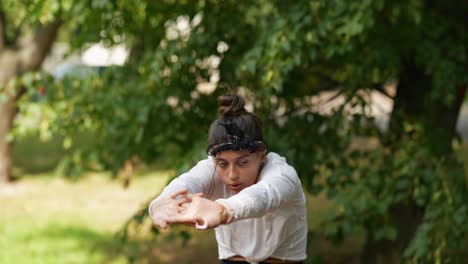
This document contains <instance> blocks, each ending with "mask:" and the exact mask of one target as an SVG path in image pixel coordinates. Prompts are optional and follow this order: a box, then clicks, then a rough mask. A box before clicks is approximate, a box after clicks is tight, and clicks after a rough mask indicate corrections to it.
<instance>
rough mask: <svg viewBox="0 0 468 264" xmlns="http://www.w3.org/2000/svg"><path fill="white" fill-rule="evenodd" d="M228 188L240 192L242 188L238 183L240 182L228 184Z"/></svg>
mask: <svg viewBox="0 0 468 264" xmlns="http://www.w3.org/2000/svg"><path fill="white" fill-rule="evenodd" d="M228 188H229V191H231V192H236V193H238V192H240V191H241V190H242V184H240V183H238V184H229V185H228Z"/></svg>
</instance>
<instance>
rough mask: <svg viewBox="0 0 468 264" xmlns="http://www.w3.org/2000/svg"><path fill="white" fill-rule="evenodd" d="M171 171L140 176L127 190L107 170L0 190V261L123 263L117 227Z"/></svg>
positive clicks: (43, 177) (30, 181)
mask: <svg viewBox="0 0 468 264" xmlns="http://www.w3.org/2000/svg"><path fill="white" fill-rule="evenodd" d="M167 176H168V175H167V174H159V175H151V176H147V177H139V178H138V179H137V180H135V181H134V182H133V184H132V185H130V187H129V188H128V189H123V188H122V186H121V184H120V183H119V182H118V181H111V180H110V178H109V177H108V176H107V175H96V174H95V175H87V176H86V177H85V178H84V179H83V180H81V181H78V182H77V183H71V182H69V181H66V180H64V179H61V178H55V177H51V176H49V175H47V174H46V175H41V176H35V177H25V178H24V179H23V180H21V181H20V182H18V183H16V184H14V185H12V186H9V187H7V188H4V189H2V190H1V191H0V205H1V206H0V215H1V216H2V217H1V218H0V249H1V250H0V263H125V258H124V256H123V255H121V254H119V253H120V251H121V246H122V245H121V244H119V243H120V242H119V241H118V240H117V239H116V237H115V232H116V231H117V230H119V228H120V227H121V226H122V225H123V223H124V222H125V221H126V220H127V219H128V218H130V217H131V216H132V215H133V213H134V212H136V211H137V209H139V208H140V207H141V206H143V203H144V202H145V201H147V200H149V199H150V198H151V197H153V196H154V195H156V194H157V193H158V192H159V191H160V190H161V188H162V187H163V186H164V183H165V182H166V181H167Z"/></svg>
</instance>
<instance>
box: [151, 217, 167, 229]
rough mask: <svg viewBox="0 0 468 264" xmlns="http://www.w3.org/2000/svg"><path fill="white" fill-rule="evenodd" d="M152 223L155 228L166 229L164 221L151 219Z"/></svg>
mask: <svg viewBox="0 0 468 264" xmlns="http://www.w3.org/2000/svg"><path fill="white" fill-rule="evenodd" d="M153 223H154V224H155V225H156V226H157V227H160V228H162V229H165V228H166V227H167V223H166V221H164V220H162V219H153Z"/></svg>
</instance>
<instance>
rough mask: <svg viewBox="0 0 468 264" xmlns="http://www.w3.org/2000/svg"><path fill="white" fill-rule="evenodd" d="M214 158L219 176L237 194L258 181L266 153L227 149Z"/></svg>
mask: <svg viewBox="0 0 468 264" xmlns="http://www.w3.org/2000/svg"><path fill="white" fill-rule="evenodd" d="M213 159H214V162H215V164H216V173H217V174H218V177H219V178H220V179H221V181H223V183H224V184H226V185H227V187H228V189H229V191H230V192H231V193H232V194H236V193H238V192H240V191H242V190H243V189H244V188H246V187H249V186H250V185H252V184H254V183H255V182H256V181H257V178H258V175H259V174H260V170H261V169H262V164H263V163H264V162H265V160H266V155H265V153H264V152H255V153H250V152H249V151H248V150H245V149H244V150H240V151H234V150H225V151H221V152H220V153H218V154H216V156H214V157H213Z"/></svg>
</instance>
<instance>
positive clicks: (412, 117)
mask: <svg viewBox="0 0 468 264" xmlns="http://www.w3.org/2000/svg"><path fill="white" fill-rule="evenodd" d="M432 87H433V86H432V81H431V77H430V76H428V75H427V74H425V73H424V71H423V70H422V69H420V68H418V67H417V66H415V65H414V64H411V63H409V64H406V65H405V67H404V68H403V70H402V72H401V73H400V79H399V84H398V88H397V89H398V90H397V94H396V96H395V99H394V100H395V101H394V108H393V112H392V116H391V120H390V133H389V134H390V135H394V137H392V138H390V139H388V141H387V142H385V144H388V145H389V146H390V147H392V146H393V145H395V144H394V143H395V142H397V141H398V140H399V139H400V138H401V137H402V136H403V133H405V131H404V130H403V122H408V123H411V124H419V125H422V127H423V130H424V131H423V133H424V137H425V138H426V140H427V141H425V142H427V143H428V144H427V146H426V147H428V148H430V150H431V152H432V154H433V155H446V156H450V155H453V149H452V139H453V138H454V136H455V134H456V131H455V128H456V122H457V119H458V115H459V112H460V108H461V105H462V103H463V98H464V96H465V93H466V86H460V87H454V89H455V88H457V89H458V90H457V94H456V99H455V100H454V101H453V102H452V103H451V104H450V105H446V104H444V102H443V101H442V99H439V100H437V101H434V99H431V98H429V96H430V93H431V89H432ZM390 214H391V215H392V219H394V224H395V228H396V229H397V237H396V239H395V241H389V240H379V241H374V240H373V237H372V233H371V232H369V235H368V237H367V242H366V245H365V247H364V250H363V253H362V256H361V260H362V263H366V264H367V263H369V264H370V263H373V264H375V263H378V264H384V263H385V264H387V263H388V264H393V263H400V261H401V256H402V254H403V252H404V250H405V249H406V248H407V247H408V245H409V244H410V243H411V241H412V239H413V238H414V236H415V234H416V230H417V229H418V227H419V226H420V224H421V223H422V219H423V216H424V208H421V207H419V206H417V205H416V202H415V201H413V200H409V201H405V202H403V203H401V204H397V205H396V206H394V207H393V208H391V210H390Z"/></svg>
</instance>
